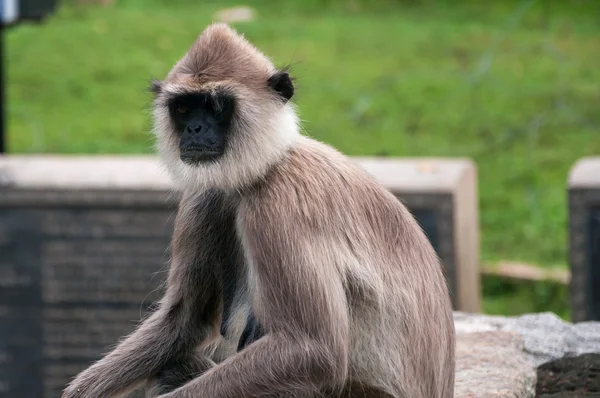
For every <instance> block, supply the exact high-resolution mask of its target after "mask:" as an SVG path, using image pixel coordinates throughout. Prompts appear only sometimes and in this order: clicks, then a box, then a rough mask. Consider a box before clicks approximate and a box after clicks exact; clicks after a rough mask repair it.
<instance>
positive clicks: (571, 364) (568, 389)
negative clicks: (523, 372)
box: [535, 354, 600, 398]
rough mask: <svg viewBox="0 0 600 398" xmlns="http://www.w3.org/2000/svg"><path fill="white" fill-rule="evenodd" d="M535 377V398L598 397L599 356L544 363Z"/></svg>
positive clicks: (599, 385) (582, 356) (599, 383)
mask: <svg viewBox="0 0 600 398" xmlns="http://www.w3.org/2000/svg"><path fill="white" fill-rule="evenodd" d="M537 377H538V380H537V386H536V395H535V396H536V398H575V397H586V398H588V397H600V354H584V355H579V356H576V357H566V358H561V359H558V360H556V361H552V362H548V363H545V364H543V365H541V366H540V367H539V368H538V370H537Z"/></svg>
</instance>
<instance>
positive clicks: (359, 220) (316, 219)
mask: <svg viewBox="0 0 600 398" xmlns="http://www.w3.org/2000/svg"><path fill="white" fill-rule="evenodd" d="M265 182H266V184H265V185H264V186H265V187H268V188H266V192H264V193H265V194H266V195H270V196H272V197H271V199H272V200H275V202H276V203H279V205H280V206H281V207H282V211H285V212H287V213H288V215H289V219H293V220H296V221H298V220H300V221H299V225H298V230H299V231H306V230H308V231H310V233H311V234H314V235H316V236H320V237H322V239H319V240H318V242H316V243H315V244H314V245H313V249H314V250H315V251H316V252H320V253H321V256H322V257H323V258H326V259H327V260H326V261H330V262H331V263H332V264H333V265H334V267H335V269H336V272H337V275H339V277H340V278H341V280H342V282H343V284H344V288H345V292H346V300H347V302H348V305H349V309H350V311H349V318H350V325H351V326H350V327H351V343H350V344H351V347H350V358H349V366H350V369H349V371H350V374H349V376H350V378H351V379H352V380H353V381H354V382H355V383H358V384H359V385H360V384H361V383H362V384H365V385H371V386H374V387H376V388H378V389H380V390H382V391H385V392H387V393H389V394H391V395H392V396H394V397H410V398H437V397H440V398H447V397H452V396H453V386H454V323H453V318H452V309H451V303H450V298H449V295H448V289H447V286H446V282H445V279H444V276H443V272H442V267H441V264H440V262H439V259H438V257H437V255H436V253H435V251H434V249H433V248H432V246H431V244H430V243H429V241H428V239H427V237H426V236H425V234H424V232H423V231H422V229H421V228H420V226H419V225H418V223H417V222H416V220H415V219H414V217H413V216H412V215H411V214H410V212H409V211H408V210H407V209H406V207H405V206H404V205H403V204H402V203H401V202H400V201H399V200H398V199H397V198H396V197H395V196H393V195H392V194H391V193H390V192H389V191H387V190H386V189H385V188H384V187H382V186H381V185H380V184H379V183H377V182H376V181H375V179H374V178H373V177H371V176H370V175H368V174H367V173H366V172H365V171H363V170H362V169H361V168H360V167H359V166H357V165H356V164H354V163H353V162H352V161H351V160H350V159H348V158H347V157H345V156H344V155H343V154H341V153H340V152H338V151H336V150H335V149H333V148H331V147H329V146H327V145H325V144H322V143H319V142H316V141H314V140H311V139H309V138H303V139H302V140H301V142H300V144H299V145H298V146H296V147H295V148H293V149H292V150H291V151H290V152H289V153H288V155H287V156H286V157H285V158H284V159H283V160H282V161H281V162H280V163H279V164H278V165H277V166H275V167H274V168H273V169H272V170H271V172H270V173H269V174H268V175H267V177H266V179H265ZM270 202H271V203H273V202H272V201H270Z"/></svg>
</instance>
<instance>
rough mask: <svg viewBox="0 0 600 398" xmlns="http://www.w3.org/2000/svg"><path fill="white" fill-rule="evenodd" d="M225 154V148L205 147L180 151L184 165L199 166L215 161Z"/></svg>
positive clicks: (193, 147)
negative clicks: (202, 163) (198, 164)
mask: <svg viewBox="0 0 600 398" xmlns="http://www.w3.org/2000/svg"><path fill="white" fill-rule="evenodd" d="M222 154H223V148H220V147H204V146H190V147H187V148H185V149H182V150H181V151H180V155H179V157H180V158H181V160H182V161H183V162H184V163H187V164H197V163H199V162H206V161H210V160H215V159H217V158H218V157H219V156H221V155H222Z"/></svg>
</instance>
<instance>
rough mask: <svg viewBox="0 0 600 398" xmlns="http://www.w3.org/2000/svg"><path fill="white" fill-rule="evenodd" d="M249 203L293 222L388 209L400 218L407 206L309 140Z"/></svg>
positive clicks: (331, 151)
mask: <svg viewBox="0 0 600 398" xmlns="http://www.w3.org/2000/svg"><path fill="white" fill-rule="evenodd" d="M251 196H252V197H251V198H250V201H249V202H250V203H251V204H252V205H253V206H254V208H260V209H261V210H262V211H261V212H264V213H263V214H264V215H265V217H267V213H269V212H285V213H286V214H287V215H288V216H290V217H291V216H294V215H297V216H303V217H324V218H323V219H324V220H325V219H328V220H329V221H333V220H331V217H332V215H334V214H340V213H339V211H336V209H339V208H343V209H345V212H364V211H365V210H368V209H375V208H379V209H383V208H385V210H386V211H385V212H386V213H387V214H388V215H390V214H391V213H392V214H393V213H399V212H400V213H401V212H402V205H401V204H400V202H399V201H398V200H396V199H395V198H394V197H393V195H391V194H390V193H389V192H388V191H387V190H386V189H384V188H383V187H382V186H381V185H380V184H379V183H377V182H376V181H375V179H374V178H373V177H372V176H371V175H369V174H368V173H367V172H366V171H364V170H363V169H362V168H360V166H358V165H357V164H356V163H354V162H353V161H351V160H350V159H349V158H348V157H346V156H345V155H343V154H342V153H340V152H338V151H337V150H336V149H334V148H332V147H330V146H328V145H326V144H322V143H319V142H316V141H312V140H307V141H306V142H303V143H302V145H298V146H296V147H294V148H293V149H291V150H290V151H288V153H287V154H286V156H285V157H284V158H283V159H282V160H281V161H280V162H279V163H277V164H276V165H274V166H273V167H272V168H271V170H270V171H269V172H268V173H267V174H266V176H265V177H264V179H263V180H262V181H261V183H260V184H259V186H258V187H257V188H256V190H255V191H254V192H253V195H251Z"/></svg>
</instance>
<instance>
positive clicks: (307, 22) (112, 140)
mask: <svg viewBox="0 0 600 398" xmlns="http://www.w3.org/2000/svg"><path fill="white" fill-rule="evenodd" d="M70 3H71V2H68V3H66V4H65V5H64V6H63V7H61V9H60V10H59V12H58V13H57V14H56V15H54V16H53V17H52V18H51V19H50V20H48V21H47V22H46V23H45V24H43V25H40V26H36V25H23V26H19V27H16V28H14V29H11V30H10V32H8V34H7V39H6V40H7V59H8V96H9V97H8V98H9V102H8V116H9V124H8V127H9V128H8V134H9V140H8V148H9V151H10V152H15V153H24V152H59V153H104V152H110V153H140V152H151V151H152V138H151V136H150V134H149V127H150V120H149V115H148V112H147V106H148V105H149V101H150V96H149V94H148V93H147V92H146V90H145V88H146V85H147V82H148V81H149V79H150V78H153V77H158V78H161V77H163V76H164V75H165V73H166V72H167V71H168V69H169V68H170V67H171V66H172V64H173V63H174V62H175V61H176V60H177V59H179V57H181V56H182V55H183V53H184V52H185V51H186V49H187V48H188V46H189V45H190V44H191V43H192V41H193V40H194V38H195V37H196V35H197V34H198V33H199V32H200V31H201V30H202V29H203V28H204V27H205V25H206V24H207V23H208V22H210V20H211V16H212V14H213V13H214V11H216V10H218V9H219V8H221V7H223V6H225V5H232V4H235V3H232V2H230V1H225V2H219V3H215V2H205V1H203V2H200V1H191V0H188V1H184V0H169V1H168V2H167V1H166V0H162V1H160V0H143V1H142V0H128V1H127V0H117V1H116V3H115V5H113V6H107V7H102V6H78V7H77V6H73V5H70ZM247 3H249V4H251V5H253V6H255V7H256V8H257V9H258V19H257V20H256V21H254V22H249V23H238V24H235V26H236V28H238V29H239V30H240V31H241V32H243V33H245V35H246V36H247V37H248V38H249V39H250V40H251V41H253V42H254V43H255V44H256V45H258V46H259V47H260V48H261V49H262V50H264V51H265V52H266V53H267V54H269V55H270V56H272V57H273V59H274V61H275V62H276V63H277V64H278V65H285V64H292V66H293V69H292V71H293V73H294V74H295V75H296V76H297V81H296V84H297V97H296V102H297V104H298V105H299V110H300V115H301V118H302V120H303V123H304V127H305V129H306V132H307V133H308V134H309V135H311V136H313V137H316V138H318V139H320V140H323V141H325V142H328V143H330V144H333V145H334V146H336V147H337V148H339V149H340V150H342V151H343V152H345V153H347V154H349V155H355V154H356V155H358V154H361V155H362V154H378V155H385V156H460V157H463V156H464V157H471V158H473V159H474V160H475V161H476V162H477V165H478V168H479V192H480V223H481V233H482V234H481V238H482V259H483V261H495V260H500V259H508V260H517V261H528V262H533V263H538V264H544V265H554V264H559V265H564V264H565V262H566V237H567V235H566V195H565V188H566V184H565V183H566V178H567V174H568V171H569V168H570V167H571V166H572V165H573V163H574V162H575V161H576V160H577V159H578V158H580V157H582V156H587V155H595V154H598V153H600V139H599V138H600V137H599V131H600V112H599V111H598V105H599V103H600V23H598V20H599V19H598V18H600V2H598V1H585V0H580V1H563V0H561V1H556V0H554V1H551V0H545V1H543V2H542V1H538V2H535V1H508V0H507V1H498V2H476V1H467V0H464V1H455V2H451V3H452V4H453V5H452V6H450V5H448V4H447V2H444V1H423V2H418V1H413V2H410V1H404V2H394V1H384V0H378V1H377V2H376V6H370V7H369V8H368V9H367V8H366V7H365V6H364V4H365V1H364V0H363V1H348V2H344V1H329V2H323V1H317V0H310V1H307V2H305V3H299V2H294V1H292V2H281V1H274V0H263V1H254V2H247ZM322 3H329V4H330V5H329V6H328V7H326V8H323V7H322V6H321V5H322ZM492 3H493V4H492ZM299 4H300V5H299Z"/></svg>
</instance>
